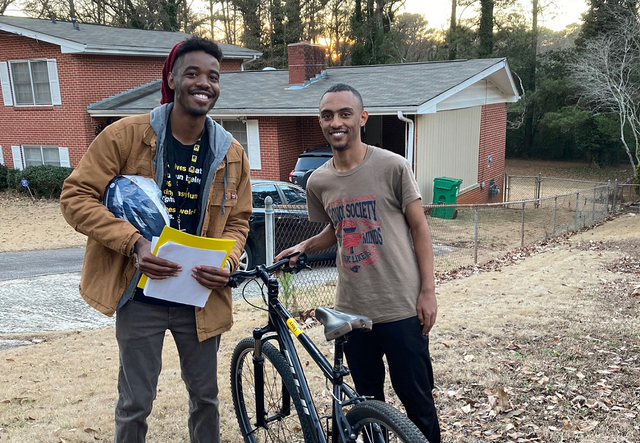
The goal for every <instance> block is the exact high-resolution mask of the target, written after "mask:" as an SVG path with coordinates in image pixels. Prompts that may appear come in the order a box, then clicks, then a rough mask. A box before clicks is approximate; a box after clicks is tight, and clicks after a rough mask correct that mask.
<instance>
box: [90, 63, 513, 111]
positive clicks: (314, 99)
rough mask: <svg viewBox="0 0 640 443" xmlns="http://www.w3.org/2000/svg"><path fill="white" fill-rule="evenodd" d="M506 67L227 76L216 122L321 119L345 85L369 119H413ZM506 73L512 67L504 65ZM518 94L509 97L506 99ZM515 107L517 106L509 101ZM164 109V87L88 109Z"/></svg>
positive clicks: (423, 66)
mask: <svg viewBox="0 0 640 443" xmlns="http://www.w3.org/2000/svg"><path fill="white" fill-rule="evenodd" d="M496 65H500V66H503V65H506V63H505V59H482V60H456V61H446V62H428V63H406V64H395V65H377V66H348V67H334V68H328V69H327V70H326V76H325V77H324V78H321V79H319V80H316V81H313V82H311V83H310V84H309V85H308V86H306V87H304V88H298V89H295V88H291V86H292V85H290V84H289V73H288V71H286V70H272V71H243V72H223V73H221V79H220V89H221V93H220V99H219V100H218V102H217V103H216V106H215V108H214V109H213V110H212V111H211V112H210V114H211V115H214V116H241V115H245V116H255V115H317V112H318V103H319V102H320V98H321V97H322V94H323V93H324V92H325V91H326V90H327V89H328V88H330V87H331V86H332V85H335V84H337V83H347V84H349V85H351V86H353V87H354V88H356V89H357V90H358V91H359V92H360V93H361V94H362V97H363V100H364V104H365V107H366V108H367V110H368V111H369V112H370V113H378V114H383V113H385V114H386V113H395V112H397V111H403V112H410V113H415V112H416V111H417V109H418V107H419V106H421V105H423V104H425V103H427V102H429V101H430V100H432V99H435V98H437V97H438V96H442V95H443V94H445V93H447V92H448V91H449V92H450V91H452V90H455V88H457V87H458V88H459V87H460V85H462V84H464V83H465V82H466V81H468V80H470V79H473V78H474V77H477V76H482V73H483V72H485V71H492V70H495V69H492V68H496ZM506 70H508V65H506ZM510 93H511V94H512V95H513V96H514V97H515V98H516V99H517V92H516V91H513V90H512V91H511V92H510V91H505V96H509V94H510ZM509 101H513V100H509ZM159 103H160V81H159V80H158V81H156V82H152V83H149V84H148V85H144V86H142V87H139V88H135V89H133V90H131V91H127V92H125V93H122V94H119V95H118V96H115V97H112V98H109V99H106V100H102V101H101V102H98V103H94V104H93V105H90V106H89V107H88V110H89V113H90V114H91V115H94V116H98V115H105V116H123V115H131V114H138V113H143V112H149V111H150V110H151V109H153V108H154V107H156V106H158V104H159Z"/></svg>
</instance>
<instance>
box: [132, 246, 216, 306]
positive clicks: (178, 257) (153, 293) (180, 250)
mask: <svg viewBox="0 0 640 443" xmlns="http://www.w3.org/2000/svg"><path fill="white" fill-rule="evenodd" d="M226 255H227V253H226V252H225V251H213V250H210V249H200V248H192V247H190V246H184V245H180V244H177V243H174V242H167V243H165V244H164V245H162V246H160V247H159V248H158V252H157V253H156V256H158V257H160V258H164V259H165V260H169V261H172V262H174V263H178V264H180V265H181V266H182V271H181V272H179V273H178V276H177V277H169V278H165V279H164V280H153V279H148V280H147V284H146V285H145V287H144V291H143V292H144V295H146V296H147V297H153V298H159V299H162V300H167V301H173V302H177V303H183V304H185V305H193V306H199V307H201V308H202V307H203V306H204V304H205V303H206V302H207V299H208V298H209V293H210V292H211V290H210V289H207V288H205V287H204V286H202V285H201V284H200V283H198V282H197V281H196V279H195V278H193V277H192V276H191V270H192V269H193V268H194V267H195V266H197V265H206V266H215V267H217V268H221V267H222V264H223V261H224V258H225V256H226Z"/></svg>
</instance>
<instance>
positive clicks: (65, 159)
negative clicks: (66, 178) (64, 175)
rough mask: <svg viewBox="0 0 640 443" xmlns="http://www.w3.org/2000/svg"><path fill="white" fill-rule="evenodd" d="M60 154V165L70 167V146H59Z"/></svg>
mask: <svg viewBox="0 0 640 443" xmlns="http://www.w3.org/2000/svg"><path fill="white" fill-rule="evenodd" d="M58 154H59V155H60V166H65V167H67V168H70V167H71V162H70V161H69V148H58Z"/></svg>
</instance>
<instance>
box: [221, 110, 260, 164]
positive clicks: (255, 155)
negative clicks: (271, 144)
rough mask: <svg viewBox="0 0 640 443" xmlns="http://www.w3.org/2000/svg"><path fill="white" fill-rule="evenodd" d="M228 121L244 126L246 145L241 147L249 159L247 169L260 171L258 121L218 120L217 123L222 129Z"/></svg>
mask: <svg viewBox="0 0 640 443" xmlns="http://www.w3.org/2000/svg"><path fill="white" fill-rule="evenodd" d="M228 121H240V122H242V123H244V124H245V130H246V131H247V132H246V134H247V143H246V146H245V145H242V147H243V148H244V151H245V152H246V153H247V157H248V158H249V167H250V168H251V169H253V170H259V169H262V162H261V159H260V128H259V125H258V120H255V119H253V120H244V119H243V120H236V119H233V120H232V119H224V120H219V121H218V123H220V125H221V126H222V127H224V122H228Z"/></svg>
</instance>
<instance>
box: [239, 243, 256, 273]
mask: <svg viewBox="0 0 640 443" xmlns="http://www.w3.org/2000/svg"><path fill="white" fill-rule="evenodd" d="M251 269H253V251H252V250H251V246H249V245H248V244H245V245H244V249H243V250H242V254H240V262H239V263H238V270H239V271H248V270H251Z"/></svg>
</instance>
